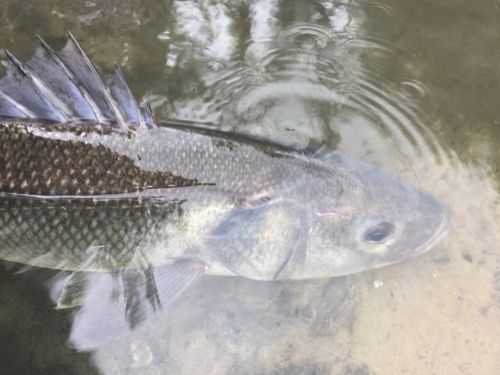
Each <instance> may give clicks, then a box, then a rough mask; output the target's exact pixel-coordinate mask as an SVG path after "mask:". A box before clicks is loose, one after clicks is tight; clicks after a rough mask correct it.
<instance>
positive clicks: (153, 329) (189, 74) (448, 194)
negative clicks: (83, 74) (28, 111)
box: [0, 0, 500, 375]
mask: <svg viewBox="0 0 500 375" xmlns="http://www.w3.org/2000/svg"><path fill="white" fill-rule="evenodd" d="M499 6H500V4H499V3H498V1H490V0H484V1H477V2H472V1H465V0H419V1H391V0H382V1H380V2H370V1H348V0H343V1H323V2H321V1H318V2H315V1H304V0H302V1H273V0H267V1H264V0H261V1H149V0H144V1H125V2H123V1H102V2H92V1H87V2H76V1H59V0H53V1H24V2H16V1H10V0H0V9H2V12H1V14H0V19H1V22H0V47H5V48H8V49H9V50H11V51H12V52H13V53H14V54H16V56H18V57H19V58H20V59H21V60H24V61H26V60H27V59H29V58H30V57H31V56H32V54H33V52H34V50H35V48H36V40H35V38H34V35H35V34H40V35H42V36H43V37H44V39H45V40H46V41H47V42H48V43H49V44H51V45H53V46H54V47H55V48H57V47H61V46H62V45H63V44H64V41H65V33H66V32H67V31H68V30H71V31H72V32H73V33H74V35H75V36H76V37H77V39H78V40H79V41H80V43H81V44H82V45H83V46H84V48H85V50H86V51H87V52H88V54H89V56H90V57H91V59H92V60H93V61H94V62H95V64H96V65H97V66H98V67H99V68H100V69H101V72H102V73H103V74H104V75H105V76H109V77H110V76H111V74H112V72H113V63H114V62H115V61H116V62H117V63H118V64H120V66H121V67H122V70H123V71H124V73H125V75H126V76H127V79H128V81H129V83H130V85H131V87H132V90H133V92H134V94H135V95H136V97H137V98H138V99H140V102H141V103H142V104H143V105H144V104H145V103H146V102H147V101H151V103H152V105H153V107H154V108H155V112H156V113H157V117H158V118H159V119H160V120H161V119H177V120H188V121H195V122H197V123H200V124H202V125H203V126H208V127H214V128H220V129H223V130H228V131H235V132H240V133H248V134H253V135H258V136H262V137H265V138H268V139H271V140H274V141H279V142H283V143H287V144H291V145H293V147H299V148H300V147H306V146H314V147H320V146H323V147H327V148H329V149H332V150H335V151H337V152H339V153H342V154H344V155H348V156H351V157H354V158H357V159H360V160H364V161H367V162H369V163H372V164H374V165H376V166H378V167H380V168H381V169H383V170H385V171H387V172H389V173H391V174H392V175H395V176H397V177H399V178H400V179H401V180H403V181H404V182H406V183H408V184H411V185H413V186H415V187H417V188H419V189H422V190H424V191H426V192H428V193H430V194H432V195H433V196H435V197H436V198H438V199H439V200H440V201H441V202H443V203H444V204H446V205H447V206H448V207H450V208H451V210H452V213H453V224H454V231H453V233H452V235H451V236H450V237H449V238H448V239H447V240H446V241H445V242H444V243H443V244H441V245H440V246H439V247H438V248H436V249H434V250H433V251H432V252H430V253H428V254H425V255H423V256H421V257H418V258H415V259H411V260H408V261H406V262H404V263H401V264H397V265H393V266H390V267H386V268H382V269H379V270H373V271H367V272H364V273H361V274H358V275H355V276H354V277H353V278H346V279H339V280H331V281H329V280H315V281H307V282H300V283H299V282H294V283H288V284H287V283H276V284H274V283H270V284H269V283H259V282H253V281H249V280H243V279H233V280H231V282H228V281H227V279H224V278H206V281H204V282H203V283H200V284H199V285H198V286H197V287H196V288H193V289H192V290H190V291H189V292H188V293H186V295H185V296H183V297H182V298H181V299H180V300H179V301H178V302H177V303H176V304H175V305H174V306H173V307H172V308H171V309H169V310H168V311H167V312H165V313H164V314H162V315H161V316H159V317H158V318H157V319H155V320H154V321H152V322H151V323H149V324H147V325H145V326H144V327H142V328H140V329H139V330H138V331H137V332H135V333H134V334H133V335H131V336H128V337H125V338H123V339H120V340H119V341H117V342H115V343H112V344H111V345H108V346H106V347H103V348H101V349H99V350H97V351H96V352H94V353H91V354H86V353H80V354H77V353H75V352H74V351H72V350H71V349H68V348H67V347H66V345H65V341H66V338H67V333H68V331H69V326H70V322H71V312H60V311H54V310H53V309H52V307H53V303H52V301H51V300H50V297H49V293H48V291H47V289H46V287H45V285H46V284H47V283H46V281H47V280H50V278H51V275H50V274H46V273H44V272H42V274H37V273H36V272H33V273H28V274H23V275H17V274H16V271H18V269H19V268H18V267H17V266H13V268H9V269H8V270H6V271H3V270H2V271H1V272H2V273H1V274H0V290H1V294H0V335H1V338H2V340H0V342H1V344H0V345H1V348H0V349H1V350H0V353H1V354H0V372H1V373H2V374H3V373H5V374H11V373H12V374H19V373H23V374H29V373H37V374H39V373H47V374H57V373H61V374H63V373H64V374H71V373H74V374H95V373H100V374H123V373H127V374H170V373H171V374H198V373H200V374H201V373H213V374H234V373H242V374H243V373H244V374H263V373H269V374H363V375H368V374H379V375H380V374H398V375H399V374H417V373H418V374H495V373H497V371H498V368H500V359H499V358H500V343H499V342H498V337H499V335H500V328H499V327H500V325H499V324H498V323H499V320H500V253H499V251H498V250H497V246H498V245H497V244H498V242H499V240H500V238H499V234H498V233H499V230H498V229H499V224H498V223H499V218H500V207H499V205H498V192H499V187H500V185H499V183H500V152H499V151H498V150H499V148H498V146H497V145H498V144H499V142H500V130H499V126H500V107H499V105H498V103H499V98H500V48H498V46H499V45H500V28H499V27H498V25H499V24H500V11H499V9H498V8H499ZM0 62H1V63H2V64H4V63H5V55H3V54H0ZM0 69H3V68H2V67H0ZM1 72H2V73H3V70H1ZM9 267H10V265H9Z"/></svg>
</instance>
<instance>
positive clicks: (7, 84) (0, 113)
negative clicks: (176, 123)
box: [0, 33, 156, 128]
mask: <svg viewBox="0 0 500 375" xmlns="http://www.w3.org/2000/svg"><path fill="white" fill-rule="evenodd" d="M38 40H39V41H40V46H39V47H38V48H37V50H36V53H35V55H34V57H33V58H32V59H31V60H30V61H28V62H27V63H26V64H25V65H23V64H22V63H21V62H19V61H18V60H17V59H16V58H15V57H14V56H13V55H12V54H11V53H10V52H8V51H7V56H8V57H9V59H10V62H9V64H8V69H7V73H6V75H5V76H4V77H3V78H2V79H0V120H1V119H4V120H7V121H12V120H19V121H36V122H39V121H40V122H52V123H54V122H55V123H68V124H102V125H106V124H114V125H117V126H118V127H132V128H138V127H145V126H146V124H147V125H150V126H155V125H156V123H155V122H154V115H152V111H151V109H150V108H148V110H147V112H146V113H145V114H142V113H141V110H140V109H139V106H138V105H137V102H136V100H135V99H134V97H133V95H132V91H131V90H130V87H129V86H128V84H127V81H126V80H125V77H124V76H123V73H122V72H121V71H120V69H119V67H118V66H116V72H115V77H114V78H113V81H112V83H111V85H109V86H107V85H106V84H105V83H104V82H103V80H102V79H101V77H100V76H99V74H98V73H97V70H96V68H95V67H94V65H93V64H92V62H91V61H90V60H89V58H88V57H87V55H86V54H85V52H84V51H83V49H82V47H81V46H80V45H79V44H78V42H77V41H76V39H75V38H74V37H73V35H72V34H71V33H68V41H67V43H66V45H65V46H64V48H63V49H62V50H61V51H59V52H54V51H53V50H52V49H51V48H50V47H49V46H48V45H47V43H45V42H44V41H43V39H42V38H40V37H38Z"/></svg>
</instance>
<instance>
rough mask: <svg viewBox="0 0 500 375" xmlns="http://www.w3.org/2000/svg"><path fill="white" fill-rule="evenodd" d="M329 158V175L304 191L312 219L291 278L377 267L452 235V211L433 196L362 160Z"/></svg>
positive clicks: (397, 260)
mask: <svg viewBox="0 0 500 375" xmlns="http://www.w3.org/2000/svg"><path fill="white" fill-rule="evenodd" d="M329 162H330V165H329V168H331V170H332V172H331V173H329V174H328V175H329V176H330V177H328V178H323V181H322V182H321V183H317V184H315V187H314V189H311V190H310V191H309V192H307V191H305V192H304V193H305V194H304V195H305V196H307V197H308V198H307V199H309V200H310V201H311V202H313V203H312V212H311V213H310V215H311V217H312V219H311V227H310V231H309V235H308V240H307V245H306V249H305V257H304V263H303V265H301V266H300V267H296V271H295V272H296V274H295V276H294V277H300V278H303V277H322V276H323V277H331V276H340V275H346V274H352V273H356V272H360V271H363V270H366V269H371V268H379V267H382V266H385V265H389V264H392V263H396V262H399V261H401V260H404V259H406V258H409V257H413V256H416V255H419V254H422V253H424V252H426V251H429V250H430V249H432V248H434V247H435V246H436V245H437V244H438V243H440V242H441V241H442V240H443V239H444V238H446V237H447V236H448V234H449V233H450V231H451V220H450V212H449V210H448V208H446V207H445V206H444V205H442V204H441V203H440V202H438V201H437V200H436V199H435V198H433V197H432V196H430V195H428V194H426V193H424V192H422V191H420V190H417V189H415V188H413V187H410V186H408V185H405V184H403V183H402V182H400V181H399V180H397V179H395V178H393V177H391V176H389V175H388V174H386V173H384V172H382V171H381V170H379V169H377V168H375V167H374V166H371V165H368V164H366V163H363V162H360V161H356V160H352V159H349V158H345V157H343V156H342V157H341V156H338V155H337V156H334V157H331V156H330V157H329Z"/></svg>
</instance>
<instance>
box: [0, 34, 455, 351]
mask: <svg viewBox="0 0 500 375" xmlns="http://www.w3.org/2000/svg"><path fill="white" fill-rule="evenodd" d="M39 40H40V47H39V48H38V49H37V51H36V53H35V56H34V58H33V59H32V60H30V61H29V62H28V63H26V64H22V63H21V62H19V61H18V60H17V59H16V58H15V57H14V56H13V55H11V54H10V53H7V55H8V56H9V58H10V60H11V63H10V65H9V67H8V69H7V74H6V75H5V76H4V77H3V78H2V79H0V258H1V259H4V260H8V261H13V262H19V263H24V264H27V265H31V266H37V267H45V268H53V269H57V270H67V271H74V272H73V274H72V276H70V277H69V278H68V280H67V281H66V283H65V286H64V288H63V291H62V293H61V297H60V298H59V300H58V301H57V307H58V308H70V307H74V306H76V305H78V304H80V303H83V305H82V307H81V309H80V310H79V311H78V313H77V314H76V315H75V322H74V324H73V328H72V333H71V336H70V339H71V340H72V341H73V342H74V343H75V345H76V347H78V348H80V349H89V348H93V347H96V346H99V345H101V344H103V343H105V342H109V341H110V340H112V339H113V338H116V337H119V336H120V335H123V334H124V333H126V332H128V331H130V330H131V329H134V328H135V327H136V326H137V325H139V324H141V323H142V322H144V321H145V320H146V319H148V317H149V316H151V315H154V314H155V313H157V312H158V311H161V310H162V309H163V308H165V307H166V306H168V305H169V304H170V303H172V302H173V301H174V300H175V299H176V298H177V297H178V296H179V295H180V294H181V293H182V292H183V291H184V290H185V289H186V288H187V287H189V285H191V283H193V282H194V281H195V280H197V279H198V278H199V277H200V276H201V275H202V274H204V273H207V274H213V275H228V276H235V275H238V276H243V277H247V278H251V279H257V280H276V279H307V278H319V277H333V276H340V275H347V274H352V273H355V272H361V271H363V270H366V269H370V268H376V267H381V266H384V265H387V264H391V263H395V262H398V261H401V260H403V259H406V258H408V257H411V256H415V255H418V254H421V253H423V252H425V251H428V250H430V249H431V248H433V247H434V246H435V245H437V244H438V243H439V242H441V241H442V240H443V239H444V238H445V237H446V236H447V235H448V234H449V232H450V230H451V223H450V214H449V211H448V210H447V208H446V207H444V206H443V205H441V204H440V203H439V202H438V201H437V200H435V199H434V198H433V197H431V196H429V195H428V194H426V193H423V192H421V191H419V190H416V189H414V188H412V187H409V186H407V185H404V184H402V183H401V182H400V181H398V180H396V179H395V178H393V177H391V176H389V175H387V174H386V173H384V172H382V171H380V170H379V169H377V168H375V167H373V166H371V165H368V164H366V163H363V162H360V161H357V160H353V159H350V158H348V157H345V156H342V155H339V154H336V153H333V152H329V151H324V150H317V151H314V150H303V151H297V150H295V149H291V148H288V147H285V146H282V145H278V144H274V143H271V142H267V141H263V140H259V139H254V138H251V137H246V136H242V135H238V134H231V133H224V132H219V131H215V130H210V129H205V128H199V127H195V126H188V125H186V124H179V123H173V122H169V123H165V124H161V125H157V124H156V122H155V118H154V114H153V112H152V110H151V108H150V106H148V109H147V111H146V113H144V114H143V113H141V111H140V109H139V107H138V105H137V103H136V101H135V99H134V98H133V96H132V93H131V90H130V88H129V87H128V85H127V83H126V81H125V78H124V76H123V74H122V73H121V71H120V70H119V68H118V67H117V71H116V75H115V77H114V79H113V81H112V83H111V84H110V85H109V86H108V85H106V84H104V82H103V81H102V79H101V78H100V76H99V75H98V74H97V71H96V69H95V67H94V66H93V65H92V63H91V62H90V60H89V59H88V57H87V56H86V55H85V53H84V52H83V50H82V48H81V47H80V45H79V44H78V43H77V42H76V40H75V39H74V38H73V36H72V35H71V34H70V35H69V38H68V43H67V45H66V46H65V47H64V48H63V49H62V50H61V51H59V52H54V51H52V50H51V49H50V47H49V46H47V45H46V44H45V42H43V40H41V39H39Z"/></svg>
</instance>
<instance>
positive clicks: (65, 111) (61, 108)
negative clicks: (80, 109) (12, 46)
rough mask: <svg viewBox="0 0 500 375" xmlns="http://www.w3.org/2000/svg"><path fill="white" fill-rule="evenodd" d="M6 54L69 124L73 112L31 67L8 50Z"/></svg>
mask: <svg viewBox="0 0 500 375" xmlns="http://www.w3.org/2000/svg"><path fill="white" fill-rule="evenodd" d="M5 53H6V54H7V56H8V57H9V59H10V61H12V63H13V64H14V66H15V67H16V68H17V70H18V72H20V73H21V74H23V75H24V76H26V77H27V79H28V80H29V81H30V83H31V84H32V85H33V87H34V88H35V90H37V91H38V92H39V93H40V94H41V96H43V97H44V99H46V100H47V101H48V102H49V103H50V104H51V105H52V107H53V108H54V109H55V110H56V111H57V113H58V114H59V116H61V119H62V120H63V121H64V122H67V121H69V120H70V118H71V111H70V110H69V108H68V107H67V106H66V105H65V104H64V103H63V102H62V101H61V100H60V99H59V98H58V97H57V95H55V94H54V93H53V92H52V91H51V90H50V89H49V88H48V87H47V86H46V85H44V84H43V82H42V80H41V79H40V78H39V77H38V76H37V75H36V74H35V72H33V71H32V70H31V69H30V67H29V66H27V65H24V64H23V63H21V62H20V61H19V60H18V59H17V58H16V57H15V56H14V55H13V54H12V53H10V51H8V50H6V51H5Z"/></svg>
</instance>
